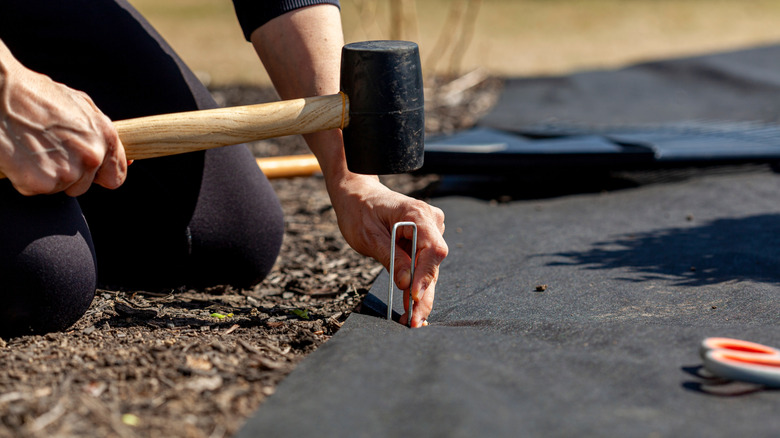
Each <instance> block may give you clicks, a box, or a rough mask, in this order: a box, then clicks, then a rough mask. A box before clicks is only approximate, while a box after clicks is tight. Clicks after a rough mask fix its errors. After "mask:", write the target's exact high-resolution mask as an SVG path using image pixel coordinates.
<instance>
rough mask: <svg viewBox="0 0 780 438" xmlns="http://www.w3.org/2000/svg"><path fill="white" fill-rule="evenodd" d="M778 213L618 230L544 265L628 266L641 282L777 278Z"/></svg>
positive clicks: (692, 283)
mask: <svg viewBox="0 0 780 438" xmlns="http://www.w3.org/2000/svg"><path fill="white" fill-rule="evenodd" d="M779 244H780V214H763V215H757V216H750V217H744V218H734V219H731V218H730V219H717V220H714V221H710V222H706V223H703V224H701V225H698V226H695V225H692V226H691V227H678V228H668V229H663V230H655V231H651V232H646V233H638V234H625V235H620V236H618V237H616V238H614V239H611V240H605V241H601V242H597V243H596V244H595V245H594V247H593V248H591V249H590V250H588V251H583V252H562V253H558V254H556V255H557V256H560V257H564V258H566V259H567V260H566V261H561V262H554V263H550V264H549V266H575V265H581V266H583V267H585V269H591V270H600V269H612V268H623V269H625V268H629V270H630V271H632V272H636V273H639V274H640V276H639V277H633V278H626V279H625V280H628V281H633V282H641V281H646V280H651V279H656V278H671V279H672V281H673V282H675V283H676V284H677V285H682V286H701V285H712V284H718V283H723V282H727V281H733V280H752V281H758V282H764V283H773V284H777V283H780V272H778V269H777V267H778V263H780V245H779Z"/></svg>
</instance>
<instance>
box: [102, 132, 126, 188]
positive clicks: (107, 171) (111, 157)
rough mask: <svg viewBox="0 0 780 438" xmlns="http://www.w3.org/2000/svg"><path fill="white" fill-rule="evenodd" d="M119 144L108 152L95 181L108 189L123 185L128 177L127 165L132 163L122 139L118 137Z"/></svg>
mask: <svg viewBox="0 0 780 438" xmlns="http://www.w3.org/2000/svg"><path fill="white" fill-rule="evenodd" d="M116 141H117V146H113V148H112V150H110V151H109V153H108V154H106V158H105V159H104V160H103V164H102V165H101V166H100V169H98V171H97V174H96V175H95V183H96V184H99V185H101V186H103V187H105V188H107V189H115V188H117V187H119V186H121V185H122V184H123V183H124V182H125V179H126V178H127V166H128V165H129V164H130V163H129V162H128V160H127V157H126V156H125V149H124V147H123V146H122V143H121V141H119V139H118V138H117V139H116Z"/></svg>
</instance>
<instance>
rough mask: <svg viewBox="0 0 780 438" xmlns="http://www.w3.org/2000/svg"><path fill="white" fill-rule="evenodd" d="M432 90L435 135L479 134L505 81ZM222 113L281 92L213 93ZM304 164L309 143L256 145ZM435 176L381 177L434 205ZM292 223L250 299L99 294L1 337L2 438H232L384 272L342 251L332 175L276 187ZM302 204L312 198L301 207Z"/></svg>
mask: <svg viewBox="0 0 780 438" xmlns="http://www.w3.org/2000/svg"><path fill="white" fill-rule="evenodd" d="M456 79H463V80H461V81H460V82H457V80H455V81H448V80H445V79H442V78H435V79H431V80H428V84H429V85H430V86H431V90H434V91H426V92H427V95H428V96H430V97H427V98H426V108H427V110H426V113H427V120H426V125H427V130H428V133H429V134H436V133H443V132H452V131H456V130H460V129H464V128H466V127H469V126H471V125H472V124H473V123H474V122H475V121H476V119H477V118H478V117H479V116H480V115H482V114H484V113H485V112H486V111H487V110H488V109H489V108H490V107H491V106H492V105H493V104H494V102H495V100H496V96H497V95H498V92H499V89H500V87H501V81H500V80H498V79H495V78H487V77H479V74H478V73H474V74H473V75H472V76H471V77H468V78H465V77H464V78H456ZM212 93H213V94H214V96H215V98H216V99H217V101H218V102H219V103H220V104H222V105H240V104H246V103H256V102H263V101H269V100H272V99H275V94H274V93H273V91H272V90H269V89H263V88H257V87H246V86H226V87H219V88H214V89H212ZM250 147H251V148H252V150H253V152H254V153H255V155H257V156H270V155H286V154H297V153H305V152H307V149H306V147H305V144H304V143H303V141H302V140H301V139H300V137H288V138H283V139H278V140H274V141H264V142H259V143H256V144H252V145H250ZM437 179H438V177H437V176H435V175H426V176H411V175H400V176H393V177H386V178H383V181H384V182H385V184H387V185H388V186H390V187H391V188H393V189H394V190H397V191H400V192H402V193H407V194H410V195H414V196H418V197H421V196H422V197H424V194H425V193H426V189H428V188H430V187H432V186H433V185H435V184H436V182H437ZM272 184H273V185H274V188H275V189H276V191H277V194H278V196H279V198H280V200H281V202H282V206H283V208H284V211H285V214H286V234H285V239H284V243H283V247H282V251H281V255H280V257H279V259H278V261H277V265H276V267H275V268H274V270H273V271H272V272H271V273H270V274H269V276H268V277H267V278H266V279H265V280H264V281H263V282H262V283H261V284H259V285H257V286H256V287H254V288H252V289H248V290H237V289H233V288H230V287H215V288H211V289H206V290H186V289H181V290H170V291H165V292H164V293H151V292H146V291H114V290H99V291H97V294H96V297H95V299H94V301H93V303H92V306H91V307H90V309H89V311H88V312H87V314H86V315H85V316H84V317H83V318H82V319H81V320H80V321H78V322H77V323H76V324H75V325H74V326H73V327H71V328H70V329H69V330H68V331H66V332H62V333H51V334H47V335H43V336H24V337H18V338H12V339H5V340H3V339H0V369H2V370H3V371H2V372H1V373H0V437H11V436H14V437H51V436H80V437H135V436H165V437H215V438H217V437H223V436H231V435H233V434H234V433H235V432H236V431H237V430H238V429H239V428H240V427H241V426H242V425H243V423H244V422H245V420H246V419H247V418H248V417H249V416H251V415H252V413H253V412H254V411H255V410H256V409H257V408H258V407H259V406H260V405H261V404H262V403H263V401H264V400H265V399H266V398H267V397H268V396H270V395H271V394H273V393H274V391H275V388H276V386H277V385H278V384H279V382H280V381H282V379H284V377H285V376H286V375H287V374H289V373H290V371H292V370H293V369H294V368H295V366H296V365H297V364H298V363H299V362H300V361H301V360H302V359H303V358H304V357H306V355H308V354H310V353H311V352H312V351H314V350H316V349H317V347H319V346H320V345H322V344H323V343H324V342H327V340H328V339H330V337H332V336H333V335H334V334H335V333H336V332H337V331H338V329H339V328H340V327H341V325H342V324H343V323H344V321H345V319H346V318H347V316H349V314H350V313H351V312H353V311H355V310H356V309H357V308H358V307H359V304H360V301H361V299H362V297H363V296H364V295H365V294H366V292H367V291H368V289H369V288H370V286H371V283H372V282H373V280H374V279H375V277H376V276H377V275H378V274H379V272H380V271H381V270H382V269H383V268H382V267H381V266H380V265H379V264H378V263H377V262H375V261H373V260H370V259H367V258H365V257H363V256H360V255H359V254H357V253H356V252H355V251H353V250H352V249H351V248H349V246H348V245H347V244H346V243H345V242H344V240H343V238H342V237H341V235H340V233H339V230H338V227H337V225H336V220H335V214H334V213H333V210H332V208H331V207H330V203H329V200H328V196H327V193H326V192H325V189H324V184H323V182H322V179H321V177H316V176H315V177H309V178H296V179H280V180H273V181H272ZM302 194H306V195H305V196H302Z"/></svg>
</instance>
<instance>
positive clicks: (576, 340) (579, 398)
mask: <svg viewBox="0 0 780 438" xmlns="http://www.w3.org/2000/svg"><path fill="white" fill-rule="evenodd" d="M621 87H622V91H621ZM779 117H780V47H776V46H770V47H761V48H756V49H751V50H746V51H740V52H733V53H723V54H715V55H708V56H702V57H695V58H689V59H682V60H669V61H659V62H652V63H646V64H642V65H639V66H636V67H630V68H626V69H621V70H615V71H601V72H587V73H580V74H575V75H571V76H567V77H558V78H526V79H515V80H509V81H508V82H507V86H506V89H505V90H504V93H503V95H502V98H501V100H500V101H499V103H498V105H497V106H496V108H495V109H494V111H493V112H492V113H491V114H489V115H488V116H487V117H485V119H483V121H482V122H481V126H482V127H487V128H490V129H491V130H496V129H498V130H503V131H505V132H510V131H511V132H517V131H518V127H521V128H522V129H521V130H523V131H526V129H525V128H523V127H531V126H536V127H539V126H552V125H551V124H550V121H554V120H558V121H560V122H561V124H560V125H559V127H563V128H566V129H572V127H578V128H582V127H583V126H585V127H601V126H629V125H640V124H644V125H647V124H654V125H658V126H664V125H666V124H674V123H678V122H680V121H681V120H682V121H692V120H707V121H713V120H720V121H722V122H723V123H726V124H727V123H734V122H740V123H741V122H751V123H752V122H762V123H774V122H775V121H777V120H778V118H779ZM708 123H709V122H708ZM588 132H591V133H592V132H594V131H593V130H591V131H589V130H587V129H583V130H581V131H578V132H577V134H587V133H588ZM591 140H593V139H592V138H591ZM592 144H597V142H595V143H593V142H592ZM657 172H658V174H657V175H656V177H654V178H653V177H651V178H645V179H641V178H640V179H638V180H640V181H644V182H640V183H637V184H633V185H627V186H621V185H620V184H614V185H612V186H609V187H622V188H621V189H608V190H603V191H599V190H582V186H583V185H587V184H588V182H587V181H582V180H579V179H578V178H579V176H572V177H571V179H570V180H568V181H563V182H561V181H551V180H549V179H545V178H543V177H538V178H536V179H533V180H527V181H526V183H527V184H529V185H530V188H528V189H527V190H526V192H525V193H526V196H524V197H523V198H521V199H517V198H506V199H503V200H502V202H496V201H495V200H493V201H491V200H488V199H489V198H490V197H489V196H486V197H483V198H480V197H473V196H462V195H458V194H457V193H453V192H449V193H448V194H447V196H441V197H434V198H433V199H432V200H431V202H432V203H433V204H434V205H436V206H438V207H440V208H442V209H443V210H444V212H445V214H446V217H447V220H446V225H447V229H446V234H445V237H446V239H447V242H448V245H449V248H450V255H449V257H448V258H447V259H446V260H445V262H444V263H443V264H442V266H441V273H440V278H439V282H438V285H437V287H436V302H435V307H434V311H433V313H432V314H431V316H430V318H429V321H430V323H431V325H430V326H429V327H426V328H423V329H415V330H410V329H407V328H405V327H403V326H401V325H399V324H398V323H397V322H394V321H387V320H385V319H384V318H382V317H380V316H376V314H380V315H381V314H383V309H382V306H383V305H384V304H385V303H384V300H386V296H387V281H388V278H387V275H386V274H383V275H380V277H379V278H378V279H377V281H376V282H375V283H374V286H373V287H372V289H371V292H370V295H369V296H368V297H367V298H366V300H365V302H364V306H363V307H364V308H365V309H367V310H368V311H367V312H366V313H371V312H370V311H371V310H372V309H373V311H374V313H375V314H365V313H353V314H352V315H351V316H350V317H349V318H348V319H347V321H346V323H345V324H344V326H343V327H342V328H341V329H340V331H339V332H338V333H337V334H336V336H334V337H333V338H332V339H331V340H330V341H329V342H327V343H326V344H325V345H323V346H322V347H320V348H319V349H318V350H317V351H315V352H314V353H313V354H312V355H310V356H309V357H307V358H306V359H305V360H304V361H303V362H302V364H301V365H300V366H299V367H298V368H297V369H296V370H295V371H293V373H292V374H291V375H290V376H289V377H288V378H287V379H286V380H285V381H284V382H282V384H281V385H280V386H279V387H278V390H277V392H276V394H274V395H273V396H271V397H270V398H269V399H268V401H267V402H266V403H265V404H263V405H262V406H261V407H260V408H259V410H258V411H257V413H256V415H254V416H253V418H251V419H250V420H249V421H248V422H247V424H246V425H245V426H244V428H243V429H242V430H241V431H240V432H239V434H238V436H239V437H254V436H290V437H292V436H302V435H306V434H316V435H317V436H367V437H369V436H370V437H385V436H386V437H395V436H412V435H414V436H447V437H473V436H506V437H509V436H545V437H548V436H627V437H633V436H643V437H644V436H733V435H734V434H741V435H744V436H747V435H749V436H769V435H773V434H775V433H776V431H777V430H780V418H778V417H777V415H773V414H774V413H775V412H777V411H778V409H780V392H778V391H777V390H772V389H768V388H764V387H761V386H757V385H752V384H747V383H740V382H729V381H724V380H720V379H714V378H712V377H711V376H710V375H708V374H707V372H706V370H704V369H703V368H702V361H701V359H700V357H699V355H698V346H699V343H700V342H701V340H703V339H704V338H706V337H711V336H727V337H735V338H740V339H745V340H751V341H755V342H761V343H764V344H767V345H772V346H778V347H780V335H778V330H777V329H778V322H779V321H780V300H779V299H778V298H780V271H779V270H778V267H779V266H780V190H778V189H779V188H780V179H778V176H777V175H776V174H775V173H774V172H773V171H772V170H771V168H770V166H768V165H754V166H733V167H727V168H720V167H719V168H712V169H705V170H697V171H685V170H680V169H676V170H675V171H674V172H668V171H664V170H661V169H659V170H657ZM556 177H557V176H556ZM548 184H558V185H559V186H562V187H569V189H570V190H569V191H568V192H567V191H566V190H563V191H561V190H558V191H557V192H556V195H555V196H547V195H541V193H545V194H546V193H547V191H546V190H545V186H546V185H548ZM534 190H536V191H537V192H538V193H540V195H539V196H537V197H534V196H531V195H528V194H529V193H531V194H532V193H533V192H534ZM395 295H396V297H395V301H396V302H395V303H394V308H395V309H396V310H400V309H401V308H402V307H401V298H400V296H399V295H400V294H398V293H396V294H395Z"/></svg>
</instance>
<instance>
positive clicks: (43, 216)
mask: <svg viewBox="0 0 780 438" xmlns="http://www.w3.org/2000/svg"><path fill="white" fill-rule="evenodd" d="M0 205H2V208H0V278H1V279H2V281H3V282H2V285H0V300H2V303H3V305H2V306H0V336H2V337H8V336H18V335H25V334H33V333H38V334H40V333H46V332H50V331H56V330H63V329H65V328H67V327H68V326H70V325H71V324H73V323H74V322H76V320H78V319H79V318H80V317H81V316H82V315H83V314H84V312H85V311H86V310H87V308H89V305H90V303H91V302H92V298H93V296H94V293H95V281H96V273H95V258H94V252H93V248H92V241H91V240H90V235H89V231H88V230H87V225H86V223H85V222H84V217H83V216H82V214H81V210H80V209H79V206H78V203H77V202H76V200H75V199H74V198H71V197H68V196H65V195H57V196H37V197H31V198H28V197H24V196H21V195H20V194H18V193H17V192H16V190H14V188H13V187H12V186H11V184H10V183H8V181H3V182H0Z"/></svg>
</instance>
